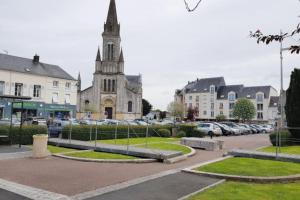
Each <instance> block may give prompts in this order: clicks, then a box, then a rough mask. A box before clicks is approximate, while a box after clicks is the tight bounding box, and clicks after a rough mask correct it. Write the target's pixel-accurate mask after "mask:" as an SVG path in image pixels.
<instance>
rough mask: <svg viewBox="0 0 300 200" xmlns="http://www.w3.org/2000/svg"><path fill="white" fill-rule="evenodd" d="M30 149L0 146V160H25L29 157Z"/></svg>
mask: <svg viewBox="0 0 300 200" xmlns="http://www.w3.org/2000/svg"><path fill="white" fill-rule="evenodd" d="M31 154H32V153H31V149H30V148H29V147H26V146H21V148H19V146H15V145H14V146H2V145H0V160H8V159H18V158H26V157H30V156H31Z"/></svg>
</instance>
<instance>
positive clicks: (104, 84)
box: [103, 79, 106, 92]
mask: <svg viewBox="0 0 300 200" xmlns="http://www.w3.org/2000/svg"><path fill="white" fill-rule="evenodd" d="M103 89H104V92H106V79H104V88H103Z"/></svg>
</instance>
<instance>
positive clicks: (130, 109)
mask: <svg viewBox="0 0 300 200" xmlns="http://www.w3.org/2000/svg"><path fill="white" fill-rule="evenodd" d="M128 112H129V113H130V112H132V101H128Z"/></svg>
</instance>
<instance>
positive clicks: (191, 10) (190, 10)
mask: <svg viewBox="0 0 300 200" xmlns="http://www.w3.org/2000/svg"><path fill="white" fill-rule="evenodd" d="M201 2H202V0H198V2H197V3H196V5H195V6H194V7H193V8H190V6H189V4H188V2H187V1H186V0H184V4H185V7H186V9H187V10H188V11H189V12H193V11H195V10H196V9H197V8H198V6H199V4H200V3H201Z"/></svg>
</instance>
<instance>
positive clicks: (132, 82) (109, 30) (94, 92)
mask: <svg viewBox="0 0 300 200" xmlns="http://www.w3.org/2000/svg"><path fill="white" fill-rule="evenodd" d="M102 38H103V47H102V55H103V57H102V58H101V53H100V49H98V52H97V56H96V62H95V73H94V74H93V83H92V86H91V87H88V88H86V89H84V90H82V91H81V84H78V103H77V111H78V118H82V117H85V116H87V113H92V117H93V118H94V119H105V118H107V119H119V120H123V119H137V118H141V117H142V92H143V90H142V77H141V75H130V76H128V75H125V74H124V56H123V51H122V49H121V37H120V24H119V22H118V17H117V10H116V3H115V0H111V1H110V5H109V11H108V15H107V19H106V22H105V24H104V32H103V34H102ZM79 78H80V77H79ZM78 82H79V83H81V81H80V80H78Z"/></svg>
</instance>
